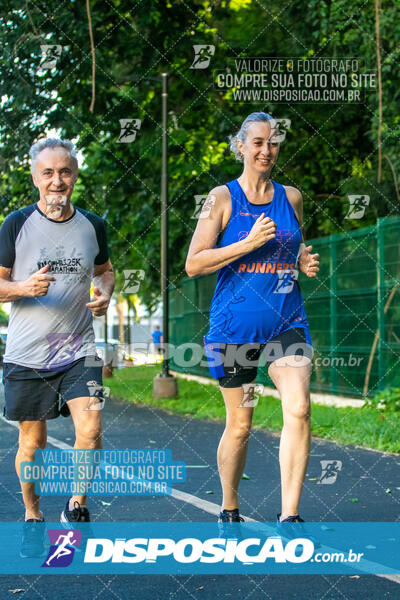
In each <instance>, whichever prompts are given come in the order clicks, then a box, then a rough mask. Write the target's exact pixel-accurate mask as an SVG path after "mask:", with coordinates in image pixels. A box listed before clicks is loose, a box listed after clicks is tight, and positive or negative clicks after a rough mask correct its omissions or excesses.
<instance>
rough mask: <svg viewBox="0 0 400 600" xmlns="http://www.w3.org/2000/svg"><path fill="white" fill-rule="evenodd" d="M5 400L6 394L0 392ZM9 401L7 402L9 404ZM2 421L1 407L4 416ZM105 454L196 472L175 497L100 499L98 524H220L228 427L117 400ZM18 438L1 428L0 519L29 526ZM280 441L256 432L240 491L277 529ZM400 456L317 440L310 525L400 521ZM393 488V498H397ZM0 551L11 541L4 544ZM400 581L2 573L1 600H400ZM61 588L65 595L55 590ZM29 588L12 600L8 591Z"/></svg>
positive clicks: (246, 505) (57, 429)
mask: <svg viewBox="0 0 400 600" xmlns="http://www.w3.org/2000/svg"><path fill="white" fill-rule="evenodd" d="M0 395H1V390H0ZM2 405H3V401H2V399H0V406H1V407H2ZM1 413H2V408H1ZM102 416H103V428H104V435H103V446H104V448H116V449H120V448H167V449H170V450H171V451H172V455H173V459H174V460H175V461H184V462H185V463H186V465H187V479H186V481H185V482H184V483H179V484H174V489H175V490H176V493H175V495H174V496H165V497H145V496H135V497H123V496H121V497H110V496H105V497H91V498H90V501H89V503H88V506H89V508H90V511H91V517H92V520H93V521H196V522H198V521H209V522H213V521H214V522H215V520H216V517H215V514H216V513H217V512H218V508H219V504H220V501H221V491H220V485H219V478H218V472H217V465H216V448H217V445H218V442H219V439H220V436H221V434H222V431H223V425H222V424H220V423H214V422H205V421H200V420H198V419H193V418H191V417H182V416H177V415H173V414H169V413H168V412H165V411H162V410H159V409H154V408H152V407H143V406H137V405H134V404H131V403H127V402H122V401H119V400H115V399H113V400H110V401H109V402H108V403H106V406H105V408H104V410H103V412H102ZM48 435H49V436H50V440H51V443H49V447H53V446H57V445H62V444H67V445H71V446H72V445H73V443H74V432H73V427H72V421H71V419H70V418H67V419H66V418H63V417H60V418H59V419H56V420H54V421H49V422H48ZM17 443H18V430H17V428H16V427H15V425H13V424H12V423H7V422H5V421H4V420H0V486H1V490H2V500H3V501H2V502H0V521H21V520H22V519H23V514H24V509H23V503H22V497H21V494H20V490H19V483H18V480H17V477H16V474H15V471H14V456H15V452H16V448H17ZM278 445H279V436H276V435H273V434H269V433H267V432H265V431H258V430H254V431H253V433H252V436H251V440H250V444H249V451H248V459H247V465H246V469H245V472H246V475H247V476H248V477H249V479H244V480H242V482H241V485H240V496H241V497H240V507H241V512H242V513H243V514H244V515H246V517H249V518H251V519H255V520H257V521H274V520H275V519H276V513H277V512H279V504H280V474H279V462H278ZM321 460H337V461H341V462H342V469H341V471H340V473H339V475H338V478H337V480H336V482H335V483H333V484H331V485H321V484H317V481H318V479H319V478H320V475H321V464H320V461H321ZM399 466H400V457H399V456H391V455H387V454H384V453H381V452H374V451H370V450H363V449H358V448H353V447H351V446H339V445H337V444H335V443H332V442H328V441H325V440H319V439H314V440H313V445H312V454H311V458H310V462H309V467H308V472H307V477H306V482H305V487H304V491H303V495H302V501H301V506H300V514H301V515H302V517H303V519H305V520H306V521H397V520H398V519H399V515H400V510H399V508H400V490H398V489H396V488H397V487H399V486H400V483H399V481H400V478H399ZM389 490H390V491H389ZM64 504H65V499H64V498H63V497H60V496H58V497H43V498H42V503H41V508H42V510H43V512H44V515H45V518H46V521H58V520H59V515H60V512H61V510H62V509H63V507H64ZM0 543H6V541H5V540H2V541H1V542H0ZM399 584H400V577H395V578H394V580H391V579H388V578H383V577H378V576H375V575H360V576H349V575H329V576H326V575H315V576H314V575H295V576H294V575H292V576H288V575H265V576H264V575H258V576H253V575H251V576H247V575H208V576H203V575H201V576H200V575H192V576H176V575H153V576H144V575H130V576H125V575H113V576H110V575H104V576H103V575H98V576H84V575H81V576H77V575H68V576H60V575H43V576H42V575H41V576H39V575H29V576H28V575H20V576H16V575H12V576H11V575H3V576H1V577H0V600H3V599H6V598H7V599H9V598H18V600H26V599H29V600H31V599H32V600H36V599H37V600H39V599H41V600H43V599H46V600H47V599H49V600H50V599H52V600H53V598H54V597H55V596H56V597H57V600H70V599H76V598H78V597H79V596H81V597H84V598H85V599H88V600H125V599H136V598H137V599H138V600H147V599H149V600H150V599H151V600H168V599H174V600H175V599H176V600H184V599H185V600H187V599H196V600H197V599H199V600H200V599H204V600H211V599H212V600H217V599H218V600H220V599H221V600H222V599H226V600H229V599H230V598H235V599H238V598H240V599H241V600H267V599H269V600H271V599H273V600H275V599H281V598H290V599H293V600H308V599H309V598H313V599H320V600H322V599H323V600H337V599H341V600H346V599H347V600H353V599H359V598H361V597H366V598H368V599H375V598H376V599H378V598H379V599H381V598H391V599H392V598H393V599H395V598H398V597H399V596H400V585H399ZM54 586H56V592H55V587H54ZM15 589H22V590H24V591H23V592H19V593H18V594H15V595H14V594H13V593H12V592H11V591H9V590H15Z"/></svg>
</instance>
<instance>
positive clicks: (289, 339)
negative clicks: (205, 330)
mask: <svg viewBox="0 0 400 600" xmlns="http://www.w3.org/2000/svg"><path fill="white" fill-rule="evenodd" d="M310 342H311V337H310V334H309V331H308V330H305V329H304V327H294V328H292V329H288V330H287V331H284V332H283V333H280V334H278V335H277V336H275V337H274V338H272V339H271V340H270V341H269V342H268V343H267V344H257V343H249V344H222V345H221V344H219V343H211V342H210V343H209V344H208V345H207V346H206V354H207V358H208V362H209V369H210V373H211V375H212V376H213V377H215V378H216V379H218V383H219V385H220V386H221V387H227V388H235V387H240V386H242V385H243V384H244V383H251V382H252V381H254V380H255V378H256V377H257V368H258V362H259V360H260V357H261V354H262V355H263V356H262V364H270V363H272V362H273V361H274V360H277V359H278V358H281V357H282V356H306V357H308V358H309V359H310V360H311V358H312V346H311V343H310ZM210 350H212V351H213V352H214V353H220V354H221V355H222V362H221V363H220V364H218V363H217V366H215V362H212V360H214V359H215V355H214V356H212V353H211V352H210ZM251 363H252V364H251Z"/></svg>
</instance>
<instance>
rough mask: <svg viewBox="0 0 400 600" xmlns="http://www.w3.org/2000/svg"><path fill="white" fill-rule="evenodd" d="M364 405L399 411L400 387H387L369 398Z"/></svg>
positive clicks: (382, 409) (385, 410)
mask: <svg viewBox="0 0 400 600" xmlns="http://www.w3.org/2000/svg"><path fill="white" fill-rule="evenodd" d="M364 406H370V407H374V408H377V409H379V410H381V411H384V412H395V411H400V387H388V388H386V389H385V390H382V391H381V392H378V393H377V394H375V396H373V397H372V398H369V399H368V400H367V402H366V404H365V405H364Z"/></svg>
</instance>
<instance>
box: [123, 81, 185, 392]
mask: <svg viewBox="0 0 400 600" xmlns="http://www.w3.org/2000/svg"><path fill="white" fill-rule="evenodd" d="M141 79H147V80H151V81H158V82H161V84H162V87H161V106H162V157H161V297H162V311H163V326H162V329H163V345H164V360H163V363H162V372H161V373H159V374H158V375H156V377H154V380H153V396H154V397H155V398H170V397H172V396H176V395H177V393H178V383H177V379H176V377H174V376H173V375H171V374H170V372H169V360H170V358H169V343H168V342H169V332H168V317H169V289H168V286H169V277H168V73H161V76H156V77H148V76H145V77H143V78H142V77H141V76H140V75H139V74H133V75H131V76H130V77H128V78H126V79H124V81H123V82H126V81H138V80H141ZM121 83H122V82H121Z"/></svg>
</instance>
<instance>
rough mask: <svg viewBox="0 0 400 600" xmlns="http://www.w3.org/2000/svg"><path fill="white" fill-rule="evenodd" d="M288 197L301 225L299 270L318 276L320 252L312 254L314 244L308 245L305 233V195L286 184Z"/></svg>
mask: <svg viewBox="0 0 400 600" xmlns="http://www.w3.org/2000/svg"><path fill="white" fill-rule="evenodd" d="M284 187H285V191H286V196H287V199H288V200H289V202H290V204H291V205H292V207H293V210H294V213H295V215H296V218H297V221H298V223H299V226H300V232H301V244H300V247H299V252H298V255H297V264H298V268H299V271H302V272H303V273H305V274H306V275H307V277H316V275H317V273H318V271H319V254H311V250H312V246H306V244H305V241H304V234H303V196H302V195H301V192H300V191H299V190H298V189H297V188H295V187H292V186H289V185H285V186H284Z"/></svg>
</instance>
